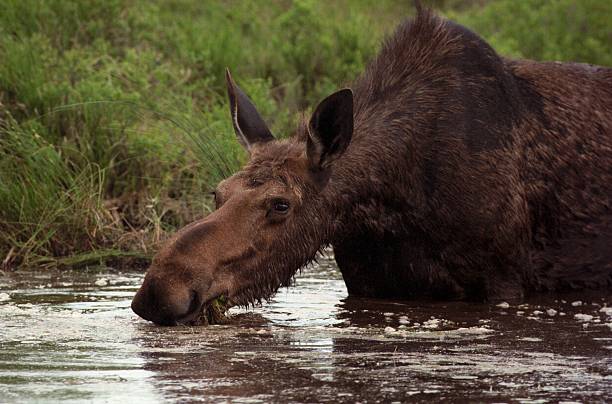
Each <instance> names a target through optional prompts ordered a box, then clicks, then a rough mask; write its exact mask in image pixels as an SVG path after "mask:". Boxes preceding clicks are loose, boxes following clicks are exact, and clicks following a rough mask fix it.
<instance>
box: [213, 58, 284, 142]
mask: <svg viewBox="0 0 612 404" xmlns="http://www.w3.org/2000/svg"><path fill="white" fill-rule="evenodd" d="M225 79H226V81H227V95H228V97H229V102H230V112H231V113H232V125H233V126H234V131H235V132H236V137H237V138H238V141H239V142H240V144H241V145H242V146H243V147H244V148H245V149H246V150H247V151H248V152H250V150H251V148H252V147H253V145H254V144H255V143H262V142H269V141H270V140H274V136H272V133H271V132H270V129H268V126H267V125H266V123H265V122H264V120H263V119H262V118H261V116H260V115H259V112H257V109H256V108H255V105H253V102H252V101H251V100H250V99H249V97H247V95H246V94H245V93H244V92H243V91H242V90H241V89H240V87H238V85H236V83H235V82H234V80H233V79H232V75H231V74H230V72H229V69H226V70H225Z"/></svg>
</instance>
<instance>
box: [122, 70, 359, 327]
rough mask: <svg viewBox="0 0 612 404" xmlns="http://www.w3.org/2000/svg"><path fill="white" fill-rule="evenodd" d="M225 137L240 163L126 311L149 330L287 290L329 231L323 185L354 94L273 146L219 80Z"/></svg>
mask: <svg viewBox="0 0 612 404" xmlns="http://www.w3.org/2000/svg"><path fill="white" fill-rule="evenodd" d="M226 79H227V92H228V97H229V103H230V112H231V119H232V124H233V127H234V131H235V132H236V137H237V139H238V141H239V142H240V144H241V145H242V146H243V147H244V148H245V149H246V150H247V152H248V154H249V161H248V163H247V164H246V165H245V166H244V167H243V168H242V170H240V171H239V172H237V173H236V174H234V175H232V176H231V177H229V178H227V179H225V180H223V181H222V182H220V183H219V184H218V185H217V187H216V190H215V191H214V197H215V204H216V209H215V211H214V212H212V213H211V214H209V215H208V216H207V217H205V218H203V219H201V220H198V221H196V222H194V223H191V224H189V225H187V226H185V227H184V228H182V229H181V230H179V231H178V232H177V233H176V234H174V235H173V236H172V237H171V238H170V239H169V240H168V241H167V242H166V243H165V245H163V246H162V248H161V249H160V250H159V252H158V253H157V255H156V256H155V257H154V259H153V261H152V264H151V267H150V268H149V270H148V271H147V274H146V276H145V279H144V282H143V284H142V286H141V287H140V290H139V291H138V293H137V294H136V296H135V297H134V299H133V301H132V309H133V310H134V312H136V313H137V314H138V315H139V316H141V317H142V318H144V319H147V320H150V321H153V322H155V323H157V324H163V325H175V324H185V323H192V322H193V321H194V319H196V318H198V315H199V314H200V313H201V311H202V310H203V308H204V307H206V305H207V304H209V303H210V302H211V301H212V300H214V299H216V298H217V297H219V296H221V295H223V296H225V297H226V298H227V299H228V300H229V302H230V304H232V305H242V306H245V305H249V304H253V303H256V302H261V301H262V300H265V299H268V298H270V297H271V296H272V295H273V294H274V293H275V292H276V291H277V290H278V288H279V287H281V286H286V285H289V284H290V282H291V279H292V277H293V275H294V274H295V273H296V271H297V270H298V269H299V268H301V267H303V266H304V265H305V264H307V263H308V262H309V261H311V260H312V259H313V258H314V257H315V255H316V253H317V251H319V249H320V248H321V247H322V246H324V245H325V244H326V243H327V242H328V239H329V237H330V235H331V232H333V222H334V218H335V213H334V209H335V208H334V204H333V203H331V201H330V200H329V199H330V198H328V197H326V189H327V188H329V186H328V185H329V182H330V176H331V173H332V172H333V170H334V166H335V164H336V162H337V160H338V159H339V158H340V157H341V156H342V155H343V153H344V152H345V151H346V149H347V147H348V146H349V144H350V142H351V137H352V134H353V93H352V91H351V90H350V89H343V90H340V91H338V92H336V93H333V94H332V95H330V96H328V97H327V98H325V99H324V100H323V101H321V103H320V104H319V105H318V106H317V108H316V109H315V111H314V113H313V114H312V117H311V118H310V120H309V121H308V122H307V123H304V124H302V125H301V127H300V129H298V131H297V133H296V134H295V135H294V136H293V137H290V138H288V139H285V140H277V139H275V138H274V136H273V135H272V133H271V132H270V129H269V128H268V126H267V125H266V123H265V122H264V120H263V119H262V117H261V116H260V114H259V113H258V112H257V109H256V108H255V106H254V105H253V103H252V101H251V100H250V99H249V97H248V96H247V95H246V94H245V93H244V92H243V91H242V90H241V89H240V87H238V85H236V83H235V82H234V80H233V79H232V77H231V75H230V73H229V71H227V72H226Z"/></svg>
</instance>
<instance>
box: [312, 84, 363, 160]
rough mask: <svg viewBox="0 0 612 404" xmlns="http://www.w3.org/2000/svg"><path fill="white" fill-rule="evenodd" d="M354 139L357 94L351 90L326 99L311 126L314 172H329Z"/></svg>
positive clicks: (317, 110) (316, 111) (314, 114)
mask: <svg viewBox="0 0 612 404" xmlns="http://www.w3.org/2000/svg"><path fill="white" fill-rule="evenodd" d="M352 136H353V92H352V91H351V90H350V89H349V88H345V89H343V90H340V91H337V92H335V93H333V94H332V95H330V96H329V97H327V98H325V99H324V100H323V101H321V103H320V104H319V105H318V106H317V108H316V109H315V112H314V113H313V114H312V117H311V118H310V123H309V125H308V139H307V141H306V155H307V157H308V162H309V165H310V169H311V170H313V171H322V170H325V169H327V168H328V167H329V166H330V165H331V164H332V163H333V162H334V161H335V160H336V159H338V158H339V157H340V156H341V155H342V154H343V153H344V151H345V150H346V148H347V147H348V145H349V143H350V142H351V138H352Z"/></svg>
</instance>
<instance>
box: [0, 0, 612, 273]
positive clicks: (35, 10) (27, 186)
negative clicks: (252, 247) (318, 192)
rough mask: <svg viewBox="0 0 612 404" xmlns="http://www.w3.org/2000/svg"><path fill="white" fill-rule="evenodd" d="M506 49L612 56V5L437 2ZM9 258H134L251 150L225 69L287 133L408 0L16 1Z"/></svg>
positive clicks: (187, 215)
mask: <svg viewBox="0 0 612 404" xmlns="http://www.w3.org/2000/svg"><path fill="white" fill-rule="evenodd" d="M431 4H434V5H435V6H436V7H437V8H438V9H442V10H444V12H446V13H447V14H448V15H450V16H451V17H453V18H455V19H457V20H459V21H460V22H462V23H465V24H467V25H468V26H470V27H472V28H474V29H475V30H476V31H477V32H479V33H480V34H482V35H483V36H485V38H487V39H489V40H490V41H491V42H492V44H493V45H494V46H495V47H496V48H497V49H499V50H501V52H502V53H505V54H508V55H511V56H520V57H531V58H535V59H554V60H577V61H584V62H591V63H599V64H608V65H609V64H612V60H611V59H610V57H611V55H612V52H611V51H610V45H609V44H610V41H609V39H610V36H611V31H610V24H609V21H607V18H606V16H607V15H608V16H609V15H610V14H611V13H612V10H611V7H612V6H611V4H612V3H609V2H602V1H599V0H554V1H548V2H546V1H540V0H524V1H521V2H518V3H517V2H515V1H512V0H499V1H486V0H436V1H432V2H431ZM1 8H2V11H1V12H0V264H2V266H3V267H4V268H16V267H19V266H40V265H44V266H78V265H89V264H95V263H107V264H108V263H112V264H117V263H118V262H119V261H123V262H128V263H132V262H134V259H135V258H137V259H141V258H145V259H146V257H148V256H150V254H151V253H152V252H153V251H154V250H155V247H156V245H157V244H158V243H159V242H160V241H161V240H163V239H164V237H165V236H166V235H167V234H168V233H169V232H172V231H174V230H175V229H176V228H177V227H180V226H182V225H184V224H185V223H187V222H189V221H192V220H194V219H196V218H197V217H201V216H203V215H205V214H206V213H207V212H208V211H209V210H210V208H209V206H210V200H209V197H208V196H207V191H208V190H209V189H210V188H211V187H212V186H214V184H215V183H216V182H218V181H219V180H220V179H222V178H224V177H226V176H228V175H230V174H231V173H232V172H233V171H235V170H236V169H237V168H238V167H239V166H240V164H241V163H242V162H244V160H245V157H246V156H245V154H244V152H243V151H242V150H241V148H240V147H239V146H238V144H237V142H236V141H235V139H234V135H233V132H232V128H231V123H230V120H229V119H228V112H227V105H226V102H225V84H224V82H223V80H224V79H223V71H224V69H225V68H226V67H230V69H232V72H233V75H234V76H235V77H236V78H237V79H238V81H239V84H240V85H241V86H242V87H243V88H245V90H246V91H247V93H249V95H250V96H251V98H252V99H253V100H254V102H255V103H256V104H257V106H258V108H259V109H260V110H261V112H262V114H263V115H264V117H265V119H266V120H267V121H268V122H269V123H270V125H271V128H272V131H273V132H274V133H275V134H276V135H277V136H281V137H282V136H288V135H290V134H291V132H292V130H293V127H294V124H295V121H296V119H297V115H298V113H299V112H300V111H301V110H303V109H305V108H308V107H310V106H312V105H314V104H315V103H316V102H317V101H318V100H319V99H320V98H322V97H324V96H325V95H327V94H328V93H329V92H331V91H333V90H334V89H336V88H338V87H339V86H343V85H346V84H348V83H350V81H351V80H352V79H353V78H354V77H355V76H356V75H357V74H358V73H359V72H360V71H361V70H362V69H363V66H364V64H365V63H366V62H367V60H368V59H369V58H371V57H372V56H373V55H374V54H375V53H376V50H377V48H378V44H379V42H380V39H381V38H382V37H383V36H384V35H385V34H387V33H390V31H391V30H392V29H393V27H394V26H395V25H396V24H397V23H398V22H399V20H400V19H402V18H403V17H404V16H407V15H409V14H411V13H412V12H413V10H412V5H411V4H410V2H406V1H403V0H382V1H375V0H337V1H327V2H326V1H318V0H295V1H290V0H273V1H266V2H251V1H241V0H232V1H211V2H200V1H196V0H152V1H144V0H90V1H72V2H69V1H63V0H45V1H43V0H4V1H3V2H2V7H1Z"/></svg>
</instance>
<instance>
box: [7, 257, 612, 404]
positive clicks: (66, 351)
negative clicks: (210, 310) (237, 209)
mask: <svg viewBox="0 0 612 404" xmlns="http://www.w3.org/2000/svg"><path fill="white" fill-rule="evenodd" d="M142 278H143V275H142V274H136V273H134V274H131V273H130V274H126V273H124V274H117V273H113V274H109V273H98V272H63V273H57V272H53V273H49V272H43V273H40V272H39V273H33V272H18V273H14V274H5V275H4V276H0V401H2V402H4V401H8V402H11V401H19V402H23V401H40V400H44V401H49V400H62V401H83V400H86V401H109V400H112V401H121V402H150V401H159V400H165V401H184V400H185V399H189V401H196V400H203V401H232V402H250V403H252V402H270V401H297V402H313V401H331V402H354V401H368V402H376V401H384V402H391V401H407V400H410V401H432V400H433V401H439V400H444V399H446V400H450V401H454V400H462V401H500V400H506V401H507V400H508V399H510V398H512V399H514V400H516V401H523V402H546V401H553V402H554V401H559V400H573V401H576V400H578V401H587V402H590V401H599V402H605V401H608V402H609V401H611V400H612V308H611V307H610V306H612V298H610V297H609V296H608V295H607V294H606V293H599V294H588V295H587V294H580V295H578V294H576V295H563V296H553V297H551V296H547V297H540V298H538V299H536V300H531V301H529V302H527V303H526V304H523V305H520V306H516V305H504V304H501V305H498V306H493V305H477V304H467V303H429V302H421V303H410V304H407V303H405V302H386V301H379V300H367V299H352V298H346V296H347V293H346V289H345V287H344V283H343V282H342V278H341V276H340V274H339V273H338V271H337V270H336V268H335V266H334V264H333V262H332V261H330V260H326V259H324V260H322V261H321V263H320V264H319V265H318V266H316V267H313V268H310V269H308V270H305V271H304V273H303V274H301V275H299V276H298V277H297V279H296V286H295V287H293V288H289V289H283V290H281V291H280V293H279V294H278V295H277V297H276V298H275V299H274V301H273V302H271V303H270V304H267V305H265V306H264V307H262V308H258V309H255V310H249V311H246V310H235V309H233V310H232V312H233V314H234V317H233V321H232V323H231V324H229V325H224V326H211V327H186V326H185V327H175V328H165V327H157V326H154V325H152V324H150V323H147V322H145V321H143V320H141V319H139V318H137V316H136V315H135V314H133V313H132V312H131V310H130V308H129V306H130V301H131V298H132V296H133V294H134V293H135V291H136V289H137V288H138V286H139V284H140V282H141V281H142Z"/></svg>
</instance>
